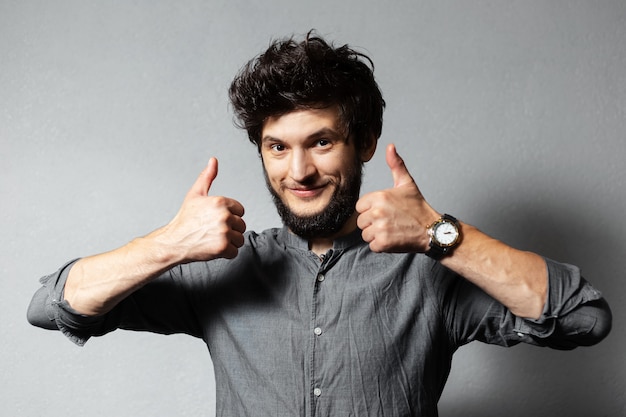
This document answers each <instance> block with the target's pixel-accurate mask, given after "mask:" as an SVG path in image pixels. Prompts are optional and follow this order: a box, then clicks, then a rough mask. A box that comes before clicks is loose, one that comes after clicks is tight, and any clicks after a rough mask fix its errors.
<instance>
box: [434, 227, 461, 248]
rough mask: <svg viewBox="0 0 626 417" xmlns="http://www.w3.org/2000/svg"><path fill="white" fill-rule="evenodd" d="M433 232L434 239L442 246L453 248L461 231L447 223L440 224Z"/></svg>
mask: <svg viewBox="0 0 626 417" xmlns="http://www.w3.org/2000/svg"><path fill="white" fill-rule="evenodd" d="M433 232H434V233H433V237H434V239H435V240H436V241H437V243H439V245H441V246H451V245H453V244H454V243H455V242H456V240H457V238H458V237H459V231H458V230H457V228H456V226H455V225H454V224H453V223H450V222H447V221H444V222H441V223H439V224H438V225H437V226H436V227H435V230H434V231H433Z"/></svg>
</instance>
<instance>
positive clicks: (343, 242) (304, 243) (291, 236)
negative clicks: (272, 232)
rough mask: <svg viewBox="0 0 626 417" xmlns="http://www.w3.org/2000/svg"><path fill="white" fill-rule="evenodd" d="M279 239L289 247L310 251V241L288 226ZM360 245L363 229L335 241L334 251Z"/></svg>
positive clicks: (280, 233) (284, 228)
mask: <svg viewBox="0 0 626 417" xmlns="http://www.w3.org/2000/svg"><path fill="white" fill-rule="evenodd" d="M278 238H279V240H280V241H281V242H283V243H284V244H285V245H287V246H291V247H294V248H298V249H302V250H306V251H308V250H309V241H308V240H306V239H304V238H302V237H300V236H298V235H296V234H295V233H292V232H291V231H290V230H289V228H287V227H286V226H283V228H282V229H281V230H280V232H279V234H278ZM360 243H363V238H362V237H361V229H359V228H356V229H354V230H353V231H352V232H350V233H348V234H347V235H344V236H341V237H340V238H337V239H335V240H334V241H333V250H344V249H348V248H349V247H351V246H355V245H358V244H360Z"/></svg>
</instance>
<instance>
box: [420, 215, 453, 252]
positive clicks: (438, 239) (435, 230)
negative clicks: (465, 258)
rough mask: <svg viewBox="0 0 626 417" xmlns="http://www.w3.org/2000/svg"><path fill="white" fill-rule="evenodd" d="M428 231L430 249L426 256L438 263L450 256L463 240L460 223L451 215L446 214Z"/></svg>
mask: <svg viewBox="0 0 626 417" xmlns="http://www.w3.org/2000/svg"><path fill="white" fill-rule="evenodd" d="M427 231H428V237H430V243H429V246H430V249H428V251H426V256H429V257H431V258H433V259H435V260H437V261H438V260H440V259H441V258H443V257H444V256H446V255H448V254H450V253H451V252H452V250H453V249H454V248H455V247H456V246H457V245H458V244H459V242H460V240H461V231H460V228H459V221H458V220H457V219H455V218H454V217H452V216H450V215H449V214H444V215H443V216H441V217H440V218H439V219H438V220H436V221H435V222H434V223H433V224H431V225H430V226H428V228H427Z"/></svg>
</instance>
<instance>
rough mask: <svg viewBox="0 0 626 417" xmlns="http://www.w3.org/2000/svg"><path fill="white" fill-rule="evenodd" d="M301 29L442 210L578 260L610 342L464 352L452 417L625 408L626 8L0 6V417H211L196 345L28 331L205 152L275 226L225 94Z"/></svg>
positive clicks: (178, 191)
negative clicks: (354, 81)
mask: <svg viewBox="0 0 626 417" xmlns="http://www.w3.org/2000/svg"><path fill="white" fill-rule="evenodd" d="M310 28H316V29H318V31H319V33H321V34H323V35H326V36H328V37H329V38H331V39H335V40H336V41H337V42H338V43H349V44H351V45H354V46H357V47H360V48H361V49H362V50H363V51H365V52H366V53H368V54H370V55H371V57H372V58H373V59H374V61H375V63H376V74H377V78H378V80H379V83H380V85H381V87H382V89H383V92H384V94H385V98H386V100H387V102H388V108H387V112H386V118H385V120H386V122H385V128H384V132H383V137H382V138H381V143H380V147H379V152H378V153H377V155H376V156H375V158H374V160H373V162H371V163H370V164H369V166H368V167H367V170H366V180H365V190H366V191H370V190H374V189H380V188H386V187H389V186H390V185H391V184H392V182H391V176H390V174H389V172H388V169H387V168H386V166H385V164H384V157H383V153H382V152H380V149H381V148H382V147H383V146H384V145H385V144H387V143H389V142H391V141H393V142H395V143H396V144H397V146H398V149H399V152H400V154H401V155H403V156H404V157H405V159H406V161H407V164H408V166H409V168H410V170H411V172H412V174H413V176H414V177H415V179H416V180H417V182H418V184H419V185H420V187H421V189H422V191H423V193H424V194H425V196H426V197H427V199H428V200H429V201H430V202H431V204H433V206H434V207H435V208H437V209H438V210H441V211H446V212H450V213H453V214H454V215H456V216H458V217H460V218H461V219H463V220H465V221H467V222H470V223H472V224H475V225H477V226H479V227H480V228H482V229H483V230H484V231H486V232H488V233H489V234H491V235H494V236H496V237H498V238H500V239H502V240H504V241H506V242H508V243H510V244H512V245H514V246H517V247H520V248H524V249H532V250H534V251H537V252H539V253H542V254H544V255H546V256H549V257H551V258H554V259H557V260H560V261H565V262H570V263H575V264H577V265H579V266H581V267H582V268H583V271H584V273H585V275H586V276H587V277H588V278H589V279H590V280H591V281H592V282H593V283H594V284H595V285H596V286H597V287H598V288H600V289H601V290H602V291H603V292H604V293H605V295H606V298H607V299H608V300H609V302H610V303H611V305H612V308H613V312H614V329H613V332H612V334H611V335H610V336H609V338H608V339H607V340H605V341H604V342H603V343H602V344H600V345H598V346H595V347H591V348H581V349H578V350H576V351H572V352H558V351H550V350H547V349H538V348H533V347H529V346H518V347H515V348H512V349H502V348H497V347H491V346H485V345H481V344H473V345H470V346H468V347H465V348H462V349H461V350H460V351H459V353H458V354H457V356H456V358H455V361H454V364H453V371H452V375H451V377H450V381H449V383H448V386H447V388H446V390H445V392H444V395H443V398H442V399H441V402H440V409H441V415H442V416H465V417H472V416H475V417H479V416H481V417H485V416H493V417H499V416H520V417H521V416H529V415H532V416H567V417H575V416H581V417H583V416H584V417H589V416H624V415H626V405H625V399H624V393H625V391H626V387H625V374H626V361H625V360H624V345H625V344H626V334H625V332H624V329H623V319H624V318H625V317H626V311H625V309H624V307H623V300H624V296H625V295H626V294H625V285H624V283H623V279H624V270H625V267H626V260H625V259H626V241H625V238H624V236H625V235H626V221H624V211H625V210H624V209H625V208H626V193H625V189H626V183H625V182H626V172H625V168H624V157H625V156H626V146H625V144H624V132H625V130H626V46H625V45H626V4H625V2H623V1H571V0H567V1H566V0H558V1H523V2H508V1H482V0H481V1H473V2H463V1H457V2H449V1H443V2H425V1H389V2H382V1H379V0H376V1H372V0H367V1H365V0H359V1H357V0H347V1H324V0H319V1H316V2H296V1H286V0H273V1H271V2H244V1H236V0H235V1H233V0H230V1H223V0H213V1H204V2H202V1H184V2H183V1H177V2H175V1H170V2H167V1H148V0H145V1H107V2H102V1H28V0H26V1H11V0H0V140H1V142H0V144H1V148H0V149H1V155H2V164H0V195H1V199H2V200H1V201H2V205H1V207H2V212H1V216H0V222H1V231H2V239H1V240H0V257H1V258H0V268H2V279H1V280H0V295H1V297H2V299H1V301H0V326H1V327H0V352H1V355H0V398H1V399H2V401H0V409H1V410H0V411H1V412H0V414H1V415H3V416H4V415H6V416H42V415H47V416H79V415H80V416H83V415H84V416H111V415H115V416H155V415H163V416H167V415H169V416H211V415H213V414H214V410H215V408H214V401H215V398H214V385H213V376H212V368H211V362H210V359H209V356H208V355H207V351H206V348H205V346H204V345H203V343H202V342H201V341H199V340H194V339H192V338H189V337H184V336H167V337H165V336H157V335H152V334H141V333H130V332H116V333H114V334H111V335H109V336H108V337H106V338H100V339H94V340H92V341H90V342H89V343H88V345H87V346H86V347H84V348H78V347H76V346H74V345H72V344H71V343H70V342H69V341H67V340H65V339H64V338H63V336H61V335H60V334H59V333H56V332H45V331H42V330H39V329H36V328H33V327H30V326H29V325H28V324H27V322H26V318H25V313H26V306H27V304H28V302H29V300H30V297H31V294H32V293H33V292H34V291H35V290H36V288H37V287H38V284H37V280H38V278H39V277H40V276H42V275H44V274H47V273H49V272H52V271H54V270H56V269H57V267H59V266H60V265H61V264H62V263H63V262H65V261H66V260H68V259H71V258H73V257H78V256H83V255H88V254H91V253H95V252H100V251H104V250H107V249H111V248H113V247H116V246H119V245H121V244H123V243H125V242H126V241H128V240H129V239H131V238H133V237H135V236H138V235H143V234H145V233H147V232H149V231H150V230H152V229H154V228H156V227H158V226H160V225H162V224H164V223H166V222H167V221H168V220H169V219H170V218H171V217H172V216H173V215H174V214H175V213H176V211H177V209H178V206H179V204H180V202H181V200H182V198H183V195H184V194H185V192H186V191H187V189H188V188H189V186H190V185H191V184H192V182H193V181H194V179H195V178H196V176H197V174H198V172H199V171H200V170H201V169H202V167H203V166H204V164H205V163H206V161H207V160H208V158H209V157H210V156H212V155H214V156H217V157H218V158H220V161H221V164H220V173H219V176H218V179H217V181H216V183H215V184H214V187H213V190H212V192H213V193H215V194H226V195H229V196H231V197H234V198H237V199H239V200H240V201H241V202H242V203H243V204H244V206H245V207H246V208H247V214H246V217H245V218H246V221H247V223H248V225H249V228H251V229H257V230H260V229H264V228H266V227H270V226H274V225H276V224H278V223H279V221H278V218H277V216H276V214H275V213H274V208H273V206H272V204H271V201H270V199H269V198H268V197H267V195H266V191H265V189H264V185H263V182H262V178H261V170H260V165H259V161H258V158H257V156H256V151H255V149H254V148H253V147H252V146H251V145H250V144H248V143H247V141H246V139H245V136H244V134H243V132H241V131H238V130H237V129H236V128H234V127H233V125H232V114H231V113H230V111H229V108H228V105H227V99H226V89H227V87H228V84H229V82H230V80H231V78H232V77H233V75H234V74H235V73H236V71H237V70H238V69H239V68H240V66H241V65H242V64H243V63H244V62H245V61H246V60H247V59H249V58H251V57H252V56H254V55H256V54H257V53H259V52H260V51H261V50H262V49H264V48H265V47H266V46H267V45H268V43H269V41H270V39H272V38H276V37H282V36H284V35H288V34H292V33H303V32H306V31H307V30H308V29H310Z"/></svg>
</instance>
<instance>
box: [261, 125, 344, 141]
mask: <svg viewBox="0 0 626 417" xmlns="http://www.w3.org/2000/svg"><path fill="white" fill-rule="evenodd" d="M322 136H333V137H339V138H341V139H346V138H345V137H344V136H343V135H342V134H341V133H340V132H339V131H337V130H335V129H331V128H329V127H323V128H321V129H320V130H318V131H315V132H313V133H311V134H310V135H308V136H307V139H315V138H319V137H322ZM268 141H278V142H282V139H280V138H276V137H274V136H270V135H265V136H263V137H262V138H261V142H268Z"/></svg>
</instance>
